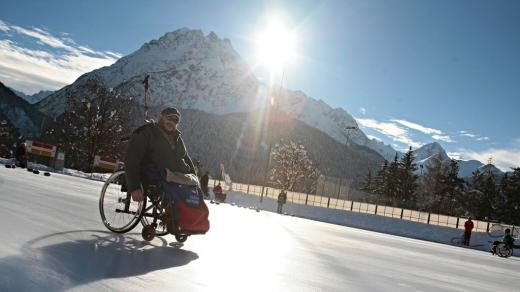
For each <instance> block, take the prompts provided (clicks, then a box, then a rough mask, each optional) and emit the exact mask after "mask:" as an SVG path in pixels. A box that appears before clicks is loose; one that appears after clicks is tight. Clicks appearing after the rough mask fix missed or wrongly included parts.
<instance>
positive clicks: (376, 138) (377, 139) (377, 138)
mask: <svg viewBox="0 0 520 292" xmlns="http://www.w3.org/2000/svg"><path fill="white" fill-rule="evenodd" d="M367 137H368V139H372V140H376V141H379V142H383V140H381V138H379V137H376V136H373V135H367Z"/></svg>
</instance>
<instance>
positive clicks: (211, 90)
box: [37, 28, 396, 158]
mask: <svg viewBox="0 0 520 292" xmlns="http://www.w3.org/2000/svg"><path fill="white" fill-rule="evenodd" d="M147 74H149V75H150V79H149V83H150V97H151V103H152V104H153V106H155V107H156V108H160V107H163V106H164V105H175V106H177V107H179V108H187V109H198V110H202V111H205V112H210V113H215V114H228V113H236V112H251V111H256V110H259V109H262V108H264V107H265V106H266V104H267V101H268V99H269V98H270V97H271V95H273V94H274V93H273V90H272V89H270V88H268V87H267V86H265V85H264V84H262V83H261V82H259V81H258V80H257V79H256V77H255V76H254V75H253V74H252V72H251V69H250V68H249V66H248V65H247V64H246V62H245V61H244V60H243V59H242V58H241V57H240V56H239V54H238V53H237V52H236V51H235V50H234V49H233V47H232V46H231V42H230V41H229V40H228V39H220V38H219V37H218V36H217V35H216V34H215V33H213V32H211V33H209V34H208V35H207V36H204V34H203V33H202V32H201V31H200V30H190V29H187V28H182V29H179V30H176V31H174V32H170V33H166V34H165V35H164V36H162V37H160V38H159V39H158V40H152V41H150V42H148V43H146V44H144V45H143V46H142V47H141V48H140V49H139V50H137V51H135V52H133V53H131V54H130V55H127V56H125V57H123V58H121V59H119V60H118V61H117V62H116V63H114V64H113V65H111V66H109V67H103V68H100V69H97V70H94V71H92V72H89V73H86V74H84V75H82V76H81V77H80V78H78V80H76V81H75V82H74V83H73V84H72V85H69V86H66V87H64V88H62V89H61V90H59V91H57V92H55V93H53V94H51V95H50V96H48V97H47V98H45V99H44V100H42V101H41V102H39V103H37V107H38V108H39V109H40V110H41V111H42V112H44V113H45V114H47V115H49V116H56V115H59V114H60V113H62V112H63V111H64V110H65V104H66V99H67V94H70V92H77V90H76V89H75V88H77V87H78V86H80V85H81V84H85V83H86V82H88V81H89V80H97V81H98V82H100V83H103V84H104V85H106V86H107V87H110V88H114V89H115V90H117V91H118V92H120V93H121V94H122V95H124V96H128V97H137V98H138V100H140V101H142V96H143V91H144V89H143V84H142V81H143V80H144V78H145V76H146V75H147ZM276 91H278V87H276ZM275 106H276V107H277V109H278V110H281V111H284V112H286V113H288V114H289V115H291V116H293V117H294V118H296V119H298V120H300V121H302V122H304V123H306V124H307V125H309V126H311V127H314V128H317V129H319V130H321V131H323V132H325V133H327V134H328V135H329V136H331V137H332V138H334V139H336V140H337V141H338V142H340V143H346V142H347V140H349V142H354V143H356V144H358V145H363V146H366V147H369V148H371V149H373V150H375V151H376V152H378V153H379V154H381V155H382V156H384V157H386V158H393V156H394V155H395V153H396V151H395V150H393V149H392V148H391V147H390V146H388V145H385V144H383V143H382V142H379V141H376V140H371V139H369V138H368V137H367V136H366V135H365V134H364V133H363V132H362V131H361V130H360V129H359V127H358V125H357V123H356V121H355V119H354V118H353V117H352V116H351V115H350V114H349V113H347V112H346V111H345V110H343V109H341V108H332V107H330V106H329V105H327V104H326V103H325V102H323V101H322V100H316V99H314V98H311V97H308V96H307V95H305V94H304V93H303V92H301V91H291V90H287V89H282V90H281V91H280V94H279V99H278V102H277V104H276V105H275ZM346 127H351V128H353V129H352V130H346Z"/></svg>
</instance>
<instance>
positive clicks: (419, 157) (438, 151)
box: [413, 142, 504, 178]
mask: <svg viewBox="0 0 520 292" xmlns="http://www.w3.org/2000/svg"><path fill="white" fill-rule="evenodd" d="M413 154H414V158H415V163H416V164H417V167H418V169H417V173H420V172H421V165H422V170H423V171H424V170H426V167H427V166H429V165H431V163H432V160H433V159H434V158H440V160H441V161H442V162H443V163H445V164H446V165H448V164H449V161H450V159H451V158H450V157H449V156H448V154H446V151H445V150H444V148H442V146H441V145H440V144H439V143H437V142H433V143H430V144H426V145H423V146H422V147H420V148H418V149H416V150H414V151H413ZM458 162H459V177H461V178H469V177H471V176H472V175H473V172H475V171H477V170H479V171H480V172H486V171H491V172H492V173H493V174H495V175H496V176H502V175H503V174H504V173H503V172H502V171H501V170H500V169H498V168H496V167H495V166H494V165H492V164H488V165H484V164H483V163H482V162H480V161H477V160H458Z"/></svg>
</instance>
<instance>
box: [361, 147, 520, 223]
mask: <svg viewBox="0 0 520 292" xmlns="http://www.w3.org/2000/svg"><path fill="white" fill-rule="evenodd" d="M489 166H490V165H488V167H485V168H484V170H483V171H482V172H481V171H479V170H477V171H476V172H474V173H473V177H472V178H471V179H470V180H468V181H465V180H464V179H462V178H460V177H459V176H458V172H459V165H458V161H457V160H454V159H451V160H450V161H449V162H445V161H442V160H441V159H440V158H439V157H438V156H437V157H435V158H433V159H432V163H430V165H428V166H426V167H425V170H424V174H423V175H422V176H419V175H418V174H417V165H416V164H415V163H414V157H413V152H412V150H411V148H410V150H409V151H408V152H407V153H406V154H405V155H404V156H403V158H402V159H400V160H399V159H398V158H397V155H396V156H395V158H394V160H393V161H392V162H390V163H389V162H388V161H385V162H384V164H383V165H382V167H381V168H380V169H379V171H378V172H377V173H376V174H375V175H373V174H372V173H371V172H370V171H369V172H368V174H367V176H366V179H365V182H364V184H363V187H362V190H364V191H366V192H369V193H371V194H373V195H374V198H375V200H376V201H377V203H379V204H385V205H390V206H395V207H400V208H407V209H415V210H422V211H427V212H432V213H437V214H445V215H451V216H459V217H460V216H472V217H473V218H477V219H489V220H494V221H500V222H504V223H509V224H520V168H514V169H513V172H512V174H509V173H506V174H505V175H504V176H497V175H496V174H494V173H493V172H492V168H491V167H489Z"/></svg>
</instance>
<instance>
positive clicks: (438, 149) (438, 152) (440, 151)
mask: <svg viewBox="0 0 520 292" xmlns="http://www.w3.org/2000/svg"><path fill="white" fill-rule="evenodd" d="M413 153H414V156H415V160H416V161H419V162H420V161H424V160H427V159H429V158H433V157H434V156H438V158H440V160H442V161H444V160H449V159H450V158H449V157H448V154H446V151H445V150H444V148H442V146H441V144H439V143H437V142H433V143H429V144H426V145H423V146H421V147H420V148H418V149H416V150H414V151H413Z"/></svg>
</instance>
